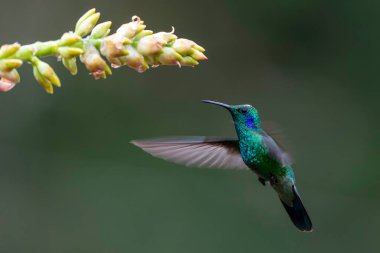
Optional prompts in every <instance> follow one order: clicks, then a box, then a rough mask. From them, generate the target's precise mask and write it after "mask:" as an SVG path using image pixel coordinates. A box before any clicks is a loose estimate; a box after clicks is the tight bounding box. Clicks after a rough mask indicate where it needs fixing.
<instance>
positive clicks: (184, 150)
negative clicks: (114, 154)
mask: <svg viewBox="0 0 380 253" xmlns="http://www.w3.org/2000/svg"><path fill="white" fill-rule="evenodd" d="M132 143H133V144H134V145H136V146H138V147H140V148H141V149H143V150H144V151H146V152H148V153H149V154H151V155H153V156H155V157H159V158H162V159H164V160H168V161H172V162H175V163H179V164H183V165H186V166H195V167H208V168H225V169H249V168H248V166H247V165H246V164H245V163H244V161H243V159H242V158H241V155H240V149H239V143H238V141H237V140H228V139H222V138H216V137H201V136H194V137H174V138H162V139H151V140H138V141H132Z"/></svg>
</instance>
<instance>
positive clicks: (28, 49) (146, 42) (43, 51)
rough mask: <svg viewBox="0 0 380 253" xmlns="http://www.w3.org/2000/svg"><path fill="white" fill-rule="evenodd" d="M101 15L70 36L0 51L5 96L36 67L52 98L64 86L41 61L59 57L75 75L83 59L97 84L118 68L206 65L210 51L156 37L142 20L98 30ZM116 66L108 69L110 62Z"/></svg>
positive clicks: (88, 16) (89, 17) (92, 13)
mask: <svg viewBox="0 0 380 253" xmlns="http://www.w3.org/2000/svg"><path fill="white" fill-rule="evenodd" d="M99 18H100V13H98V12H96V10H95V9H91V10H89V11H88V12H86V13H85V14H84V15H83V16H82V17H81V18H80V19H79V20H78V22H77V23H76V26H75V30H74V32H67V33H64V34H63V35H62V37H61V38H60V39H58V40H52V41H46V42H35V43H33V44H30V45H24V46H21V45H20V44H19V43H14V44H9V45H3V46H1V47H0V91H3V92H7V91H9V90H11V89H12V88H14V87H15V85H16V84H17V83H19V82H20V76H19V74H18V72H17V68H19V67H21V65H22V64H23V63H24V62H28V63H30V64H31V65H32V67H33V74H34V77H35V79H36V80H37V81H38V82H39V83H40V84H41V86H42V87H43V88H44V89H45V91H46V92H47V93H49V94H52V93H53V92H54V87H60V86H61V82H60V80H59V78H58V76H57V74H56V73H55V71H54V70H53V68H52V67H51V66H50V65H49V64H47V63H46V62H44V61H42V60H41V59H40V58H41V57H45V56H56V57H57V59H58V60H60V61H62V63H63V65H64V67H65V68H66V69H67V70H69V71H70V73H71V74H72V75H76V74H77V72H78V68H77V58H79V59H80V61H81V62H82V63H83V64H84V65H85V66H86V68H87V70H88V71H89V72H90V74H92V75H93V76H94V78H95V79H99V78H106V77H107V76H108V75H111V74H112V70H111V67H112V68H118V67H121V66H125V65H126V66H128V67H130V68H132V69H134V70H136V71H138V72H140V73H142V72H144V71H146V70H147V69H149V68H150V66H152V67H156V66H159V65H177V66H180V67H181V66H196V65H198V63H199V62H198V61H201V60H206V59H207V57H206V56H205V55H204V54H203V53H204V51H205V49H204V48H203V47H201V46H199V45H197V44H196V43H195V42H193V41H191V40H188V39H183V38H181V39H178V38H177V36H176V35H174V28H173V30H172V31H171V32H158V33H154V32H153V31H151V30H146V29H145V28H146V25H144V21H142V20H141V19H140V18H139V17H137V16H134V17H132V21H131V22H129V23H126V24H123V25H121V26H120V27H119V28H118V29H117V30H116V32H115V33H113V34H110V32H111V30H110V28H111V25H112V23H111V22H110V21H106V22H103V23H100V24H98V25H97V22H98V20H99ZM107 62H108V63H109V64H110V66H111V67H110V66H109V65H108V63H107Z"/></svg>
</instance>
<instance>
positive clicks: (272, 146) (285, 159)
mask: <svg viewBox="0 0 380 253" xmlns="http://www.w3.org/2000/svg"><path fill="white" fill-rule="evenodd" d="M262 136H263V142H264V144H265V145H266V146H267V147H268V155H269V157H271V158H272V159H273V160H275V161H278V162H279V163H280V164H281V165H282V166H283V167H285V166H287V165H290V164H291V163H292V161H291V158H290V156H289V155H288V154H287V153H286V152H285V151H284V150H282V149H281V148H280V146H279V145H278V144H277V142H276V141H275V140H274V139H273V138H272V137H270V136H269V135H268V134H267V133H265V132H264V134H262Z"/></svg>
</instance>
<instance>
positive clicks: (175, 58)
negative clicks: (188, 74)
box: [158, 47, 182, 65]
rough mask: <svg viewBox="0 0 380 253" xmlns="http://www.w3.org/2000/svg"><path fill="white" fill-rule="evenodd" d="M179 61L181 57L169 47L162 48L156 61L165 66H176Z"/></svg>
mask: <svg viewBox="0 0 380 253" xmlns="http://www.w3.org/2000/svg"><path fill="white" fill-rule="evenodd" d="M181 60H182V56H181V55H180V54H179V53H177V52H176V51H175V50H174V49H173V48H170V47H164V48H163V49H162V53H161V54H160V55H159V56H158V61H159V62H160V63H161V64H165V65H177V64H178V63H179V62H180V61H181Z"/></svg>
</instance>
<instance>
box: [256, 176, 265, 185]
mask: <svg viewBox="0 0 380 253" xmlns="http://www.w3.org/2000/svg"><path fill="white" fill-rule="evenodd" d="M258 179H259V182H260V183H261V184H262V185H263V186H265V185H266V183H265V179H264V178H262V177H259V178H258Z"/></svg>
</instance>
